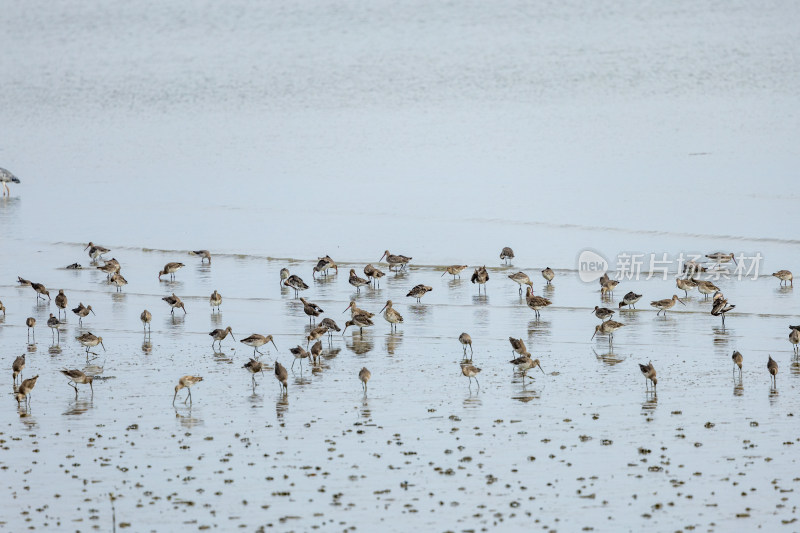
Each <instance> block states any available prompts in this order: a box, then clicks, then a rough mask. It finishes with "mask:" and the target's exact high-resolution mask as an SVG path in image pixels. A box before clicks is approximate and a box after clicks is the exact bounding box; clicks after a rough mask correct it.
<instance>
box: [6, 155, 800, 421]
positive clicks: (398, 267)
mask: <svg viewBox="0 0 800 533" xmlns="http://www.w3.org/2000/svg"><path fill="white" fill-rule="evenodd" d="M3 172H7V171H3V170H2V169H0V176H6V177H7V176H8V174H3ZM0 181H3V180H0ZM5 181H13V179H10V178H7V179H6V180H4V181H3V183H5ZM84 250H85V251H88V254H89V257H90V258H91V259H92V262H93V263H94V264H95V265H96V264H97V263H98V262H99V261H100V260H103V264H102V265H99V266H95V268H96V269H98V270H100V271H102V272H104V273H105V274H106V275H107V280H108V282H109V283H111V284H113V285H115V286H116V288H117V290H118V291H121V290H122V288H123V287H124V286H125V285H126V284H127V281H126V280H125V278H124V277H123V276H122V274H121V265H120V263H119V262H118V261H117V260H116V259H108V260H105V259H103V258H102V256H103V255H104V254H107V253H109V252H110V250H109V249H108V248H105V247H103V246H99V245H96V244H94V243H93V242H89V244H87V245H86V247H85V248H84ZM189 253H190V254H192V255H195V256H199V257H200V258H201V261H202V262H205V261H208V263H209V264H210V263H211V254H210V253H209V252H208V250H195V251H191V252H189ZM706 257H708V258H709V259H711V260H712V261H714V262H715V263H717V264H719V263H725V262H728V261H732V260H733V261H735V259H734V257H733V254H723V253H715V254H709V255H708V256H706ZM500 258H501V259H503V260H505V261H506V264H507V263H508V260H509V259H513V258H514V252H513V250H512V249H511V248H508V247H506V248H503V250H502V252H501V254H500ZM384 259H385V260H386V263H388V266H389V271H390V272H391V271H394V272H398V271H402V270H405V269H406V268H407V265H408V264H409V262H410V261H411V259H412V258H411V257H407V256H404V255H395V254H392V253H390V252H389V251H388V250H386V251H385V252H384V254H383V255H382V256H381V258H380V259H379V261H383V260H384ZM184 266H185V265H184V264H183V263H180V262H170V263H167V264H166V265H164V268H163V269H162V270H160V271H159V272H158V279H159V280H161V278H162V276H170V279H175V274H176V272H178V271H179V270H180V269H181V268H183V267H184ZM67 268H68V269H79V268H82V267H81V266H80V265H79V264H77V263H75V264H72V265H70V266H68V267H67ZM331 269H333V270H334V271H335V272H336V273H338V266H337V265H336V262H335V261H334V260H333V259H332V258H331V257H330V256H327V255H326V256H325V257H322V258H320V259H319V260H318V262H317V264H316V265H315V266H314V267H313V270H312V277H314V278H316V276H317V275H318V274H319V275H321V276H328V275H329V273H330V270H331ZM466 269H467V265H452V266H448V267H446V268H444V272H443V273H442V276H444V275H446V274H449V275H451V276H453V277H454V278H455V277H460V275H461V272H463V271H464V270H466ZM706 270H707V268H706V267H704V266H702V265H700V264H698V263H694V262H692V263H689V264H687V265H686V266H685V268H684V272H683V274H682V275H681V276H680V277H678V278H677V280H676V286H677V288H678V289H680V290H683V291H684V294H685V295H686V296H688V291H690V290H692V289H694V288H697V290H698V291H699V292H700V293H701V294H703V295H704V298H706V299H707V298H708V297H709V296H710V297H711V298H712V308H711V314H712V315H714V316H720V317H721V318H722V323H723V327H724V323H725V314H726V313H727V312H729V311H731V310H732V309H734V308H735V307H736V306H735V305H732V304H729V303H728V300H727V299H726V298H725V297H724V295H723V294H722V292H721V291H720V289H719V287H717V286H716V285H714V283H712V282H711V281H706V280H701V279H699V278H698V275H699V274H700V273H701V272H705V271H706ZM363 272H364V276H366V277H363V278H362V277H360V276H359V275H358V274H357V273H356V271H355V269H350V275H349V279H348V282H349V283H350V285H352V286H353V287H354V288H355V289H356V292H357V293H358V292H360V291H361V288H362V287H366V286H375V287H377V286H378V285H379V283H380V279H381V278H382V277H384V276H385V273H384V272H383V271H381V270H380V269H379V268H377V267H376V266H374V265H372V264H368V265H366V267H364V270H363ZM541 274H542V277H543V278H544V279H545V281H546V285H548V286H550V285H552V281H553V279H554V278H555V273H554V271H553V270H552V269H550V268H549V267H548V268H545V269H544V270H542V271H541ZM773 276H775V277H777V278H778V279H780V280H781V284H791V283H792V277H793V276H792V273H791V272H789V271H788V270H780V271H778V272H776V273H774V274H773ZM508 278H509V279H511V280H512V281H513V282H515V283H517V284H518V285H519V293H520V295H521V294H522V287H523V286H525V287H526V290H525V303H526V305H527V306H528V307H529V308H530V309H531V310H532V311H534V313H535V317H536V319H537V320H538V319H539V317H540V312H541V311H542V310H543V309H545V308H546V307H548V306H550V305H551V304H552V302H551V301H550V300H549V299H548V298H545V297H543V296H536V295H534V294H533V282H532V281H531V279H530V278H529V277H528V275H527V274H525V273H524V272H517V273H514V274H511V275H509V276H508ZM17 281H18V283H19V284H20V285H21V286H29V287H31V288H32V289H33V290H34V291H35V293H36V299H37V304H38V303H39V302H40V300H41V301H43V302H47V303H48V304H49V301H50V292H49V291H48V290H47V288H46V287H45V286H44V285H43V284H41V283H36V282H32V281H30V280H27V279H24V278H22V277H18V279H17ZM471 281H472V283H474V284H477V285H478V291H479V293H480V291H481V286H483V287H484V288H483V290H484V292H485V286H486V283H487V282H488V281H489V272H488V270H487V269H486V267H485V266H481V267H477V268H475V270H474V272H473V274H472V277H471ZM280 283H281V285H282V286H284V287H287V288H289V289H292V290H293V291H294V294H295V297H299V293H300V292H301V291H305V290H307V289H308V288H309V286H308V285H307V284H306V283H305V282H304V281H303V280H302V278H300V277H299V276H297V275H296V274H291V273H290V272H289V270H288V269H287V268H283V269H281V271H280ZM599 283H600V292H601V295H602V297H603V298H604V299H607V298H610V297H612V296H613V293H614V289H615V288H616V286H617V285H618V284H619V281H617V280H613V279H611V278H610V277H609V276H608V275H607V274H604V275H603V276H602V277H601V278H600V280H599ZM431 290H433V289H432V288H431V287H430V286H427V285H423V284H419V285H416V286H414V287H413V288H412V289H411V290H410V291H409V292H408V294H406V296H407V297H410V298H414V299H415V300H416V301H417V302H420V301H421V299H422V298H423V297H424V296H425V295H426V294H427V293H428V292H429V291H431ZM45 297H46V298H47V300H45ZM641 298H642V295H641V294H636V293H634V292H628V293H627V294H625V295H624V296H623V298H622V300H621V301H620V302H619V305H618V309H619V310H620V311H622V310H623V308H633V309H635V308H636V307H635V306H636V303H637V302H638V301H639V300H640V299H641ZM162 300H163V301H164V302H165V303H166V304H167V305H168V306H169V307H170V312H171V313H172V314H174V313H175V310H176V309H181V310H182V311H183V312H184V313H186V307H185V305H184V303H183V302H182V301H181V299H180V298H179V297H178V296H177V295H175V294H174V293H173V294H172V295H170V296H165V297H163V298H162ZM299 300H300V302H301V303H302V305H303V312H304V313H305V314H306V315H307V316H308V317H309V324H310V326H313V327H312V329H311V330H310V332H309V334H308V336H306V341H307V342H306V346H305V347H303V346H300V345H298V346H296V347H294V348H291V349H290V352H291V353H292V355H293V357H294V360H293V362H292V367H291V368H293V367H294V364H295V363H296V362H298V360H299V363H300V368H301V371H302V365H303V359H310V360H311V361H312V362H313V363H315V364H316V363H318V362H319V360H320V357H321V355H322V353H323V344H322V341H321V339H322V338H323V337H325V336H326V335H327V336H328V341H329V343H330V342H331V341H330V339H331V338H332V337H331V336H332V334H333V332H334V331H335V332H338V331H342V330H341V329H340V328H339V326H338V325H337V324H336V322H335V321H334V320H333V319H331V318H327V317H326V318H324V319H322V320H321V321H320V323H319V325H317V324H316V323H315V322H316V318H317V317H319V316H320V315H321V314H323V313H324V311H323V310H322V308H321V307H320V306H319V305H317V304H315V303H313V302H310V301H308V300H307V299H305V298H303V297H299ZM676 303H681V304H683V305H685V303H684V302H683V300H681V299H680V298H679V297H678V295H677V294H675V295H673V296H672V297H671V298H666V299H662V300H654V301H652V302H650V305H651V306H652V307H653V308H655V309H657V310H658V312H657V313H656V314H657V315H661V314H663V315H664V316H666V314H667V311H669V310H670V309H672V308H673V307H674V306H675V305H676ZM221 304H222V295H220V294H219V292H217V291H216V290H215V291H214V292H213V293H212V294H211V296H210V297H209V305H210V306H211V309H212V313H213V312H214V311H215V310H216V311H219V308H220V305H221ZM55 305H56V308H57V312H58V316H57V317H56V316H55V315H54V314H53V313H50V317H49V319H48V320H47V326H48V327H49V328H50V329H51V333H52V336H53V341H54V342H60V332H59V326H61V325H62V324H63V322H62V318H61V315H62V312H63V313H64V317H65V318H66V315H67V308H68V302H67V296H66V295H65V294H64V291H63V290H59V291H58V294H57V295H56V297H55ZM0 311H2V312H3V314H4V315H5V307H4V306H3V304H2V302H0ZM347 311H350V320H347V321H346V322H345V324H344V330H343V331H342V335H344V334H345V333H346V331H347V329H348V328H350V327H353V328H358V329H359V331H360V332H362V333H363V330H364V328H369V327H372V326H374V322H373V320H372V318H373V317H374V313H370V312H369V311H366V310H363V309H360V308H358V307H357V305H356V302H355V301H351V302H350V305H348V306H347V308H346V309H345V312H347ZM72 312H73V313H74V314H75V315H76V316H77V317H78V320H79V323H80V324H81V325H82V321H83V319H84V318H86V317H87V316H88V315H89V313H94V311H92V307H91V305H87V306H84V305H83V303H80V304H79V305H78V307H76V308H73V309H72ZM592 312H593V313H594V315H595V316H596V317H597V318H599V319H600V320H601V323H600V324H598V325H597V326H596V327H595V330H594V334H593V335H592V339H594V337H595V336H598V335H599V336H607V337H608V342H609V344H612V343H613V338H614V332H616V331H617V330H619V329H620V328H622V327H623V326H624V324H623V323H621V322H617V321H615V320H612V317H613V315H614V314H615V310H614V309H609V308H607V307H600V306H595V307H594V309H593V310H592ZM379 314H382V315H383V318H384V319H385V320H386V321H387V322H388V323H389V325H390V328H391V329H392V330H395V329H396V328H397V326H398V325H399V324H402V323H403V317H402V315H401V314H400V313H399V312H398V311H397V310H396V309H394V307H393V303H392V300H387V302H386V305H385V306H384V307H383V309H381V310H380V311H379ZM140 319H141V322H142V325H143V328H144V333H145V335H146V336H149V335H150V323H151V321H152V314H151V313H150V311H148V310H146V309H145V310H144V311H143V312H142V313H141V315H140ZM25 324H26V326H27V327H28V342H29V343H30V342H31V337H32V338H33V342H34V343H35V339H36V333H35V326H36V319H35V318H33V317H28V318H27V319H26V321H25ZM790 331H791V333H790V334H789V341H790V342H791V344H792V345H793V347H794V354H795V356H800V326H790ZM209 335H210V336H211V338H212V347H214V346H215V345H217V346H218V347H220V348H221V343H222V341H223V340H224V339H225V338H227V336H228V335H230V336H231V338H232V339H233V340H234V341H235V340H236V339H235V338H234V337H233V331H232V328H231V327H230V326H228V327H226V328H224V329H215V330H213V331H211V332H210V333H209ZM76 340H77V341H78V343H80V345H81V346H83V347H84V348H85V349H86V357H87V361H88V359H89V354H90V353H91V354H94V352H91V351H90V350H91V348H95V347H96V346H97V345H100V346H102V347H103V350H105V345H104V344H103V338H102V337H100V336H96V335H94V334H93V333H91V332H86V333H83V334H82V335H80V336H78V337H76ZM458 341H459V342H460V343H461V345H462V347H463V355H464V359H463V361H462V362H461V363H460V365H461V373H462V374H463V375H464V376H465V377H467V378H469V385H470V388H471V386H472V380H473V379H474V380H475V382H476V384H477V386H478V388H480V383H479V382H478V379H477V376H478V374H479V373H480V372H481V369H480V368H478V367H476V366H475V365H474V364H473V361H472V338H471V337H470V335H469V334H467V333H462V334H461V335H460V336H459V337H458ZM240 342H241V343H243V344H245V345H246V346H249V347H252V348H253V356H252V357H251V358H250V360H249V361H248V362H247V363H246V364H245V365H244V368H245V369H246V370H247V371H249V372H250V374H251V378H252V385H253V387H255V386H256V380H255V377H256V374H262V373H263V370H264V369H267V368H268V366H267V365H265V364H264V363H262V362H261V361H260V360H259V355H263V353H262V352H261V351H259V348H261V347H262V346H265V345H267V344H269V343H271V344H272V345H273V346H274V347H275V348H276V349H277V346H276V345H275V341H274V340H273V337H272V335H261V334H253V335H250V336H249V337H247V338H244V339H241V340H240ZM312 342H314V344H313V345H311V343H312ZM509 342H510V343H511V348H512V353H513V354H514V355H516V356H518V357H515V358H514V359H512V360H511V361H510V363H511V364H512V365H513V366H514V367H515V368H516V370H517V371H518V372H519V373H520V374H521V375H522V380H523V381H524V380H525V378H530V379H533V378H531V376H528V375H527V372H528V371H529V370H531V369H533V368H538V369H539V370H541V371H542V373H543V374H544V370H543V369H542V366H541V364H540V362H539V360H538V359H534V358H533V357H532V356H531V353H530V352H529V351H528V349H527V348H526V346H525V343H524V341H523V340H522V339H516V338H513V337H509ZM309 345H311V346H310V347H309ZM467 348H469V350H470V353H469V356H467ZM732 359H733V363H734V373H735V372H736V368H737V367H738V369H739V374H740V375H741V372H742V361H743V357H742V354H741V353H739V352H738V351H735V352H734V353H733V355H732ZM24 368H25V355H21V356H19V357H17V358H16V359H15V360H14V362H13V364H12V372H13V379H14V393H13V394H14V396H15V398H16V400H17V403H18V404H20V405H21V403H22V402H23V401H24V402H25V405H26V408H27V407H29V399H30V394H31V391H32V390H33V388H34V386H35V385H36V381H37V379H38V377H39V376H38V375H36V376H34V377H32V378H28V379H24V380H20V382H19V384H17V381H18V379H20V375H21V373H22V371H23V369H24ZM639 368H640V370H641V372H642V375H643V376H644V377H645V385H646V388H647V389H649V388H650V387H649V385H650V384H652V388H653V390H655V387H656V384H657V383H658V378H657V375H656V369H655V368H654V366H653V364H652V362H648V364H646V365H645V364H640V365H639ZM767 369H768V372H769V374H770V376H771V380H772V384H773V386H774V385H775V383H776V375H777V373H778V365H777V363H776V362H775V361H774V360H773V359H772V357H771V356H770V357H769V360H768V364H767ZM61 373H62V374H64V376H66V377H67V379H68V384H69V385H70V386H71V387H73V388H74V389H75V394H76V396H77V394H78V387H77V386H78V385H79V384H81V385H89V387H90V389H91V391H92V393H94V388H93V386H92V381H93V376H92V375H88V374H86V373H84V372H83V371H81V370H78V369H66V368H65V369H63V370H61ZM274 373H275V377H276V379H277V381H278V383H279V384H280V387H281V390H282V392H283V393H284V394H285V393H286V392H287V391H288V371H287V370H286V368H285V367H284V366H283V365H282V364H281V363H280V362H279V361H277V360H276V361H275V366H274ZM371 376H372V375H371V373H370V371H369V370H368V369H367V368H366V367H364V368H362V369H361V370H360V371H359V373H358V378H359V380H360V381H361V383H362V387H363V390H364V393H365V394H366V392H367V382H368V381H369V380H370V378H371ZM201 381H203V378H202V377H200V376H192V375H187V376H183V377H181V378H180V379H179V380H178V384H177V385H176V386H175V395H174V396H173V403H175V401H176V399H177V396H178V392H180V390H181V389H186V390H187V395H186V399H185V400H184V403H186V402H191V401H192V396H191V388H192V386H194V385H196V384H197V383H199V382H201Z"/></svg>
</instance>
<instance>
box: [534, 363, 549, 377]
mask: <svg viewBox="0 0 800 533" xmlns="http://www.w3.org/2000/svg"><path fill="white" fill-rule="evenodd" d="M536 366H538V367H539V370H541V371H542V374H544V375H547V373H546V372H545V371H544V368H542V365H536Z"/></svg>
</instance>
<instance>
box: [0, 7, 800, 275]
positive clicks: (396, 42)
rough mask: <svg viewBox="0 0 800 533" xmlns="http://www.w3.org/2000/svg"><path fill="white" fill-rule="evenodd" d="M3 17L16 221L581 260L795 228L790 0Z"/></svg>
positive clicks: (303, 251) (448, 255)
mask: <svg viewBox="0 0 800 533" xmlns="http://www.w3.org/2000/svg"><path fill="white" fill-rule="evenodd" d="M3 11H4V18H5V22H6V24H5V29H4V31H3V32H0V46H1V47H2V49H3V50H4V51H5V52H4V54H3V57H2V59H0V61H2V63H0V65H2V71H3V78H4V83H3V90H2V91H0V109H3V118H2V120H3V128H2V131H0V166H4V167H6V168H9V169H11V170H13V171H14V172H15V173H16V174H17V175H19V176H20V177H21V179H22V180H23V184H22V185H21V186H18V187H15V195H16V196H18V197H19V203H18V205H16V206H15V207H14V208H6V209H4V210H3V211H2V215H0V216H2V217H3V225H4V226H6V227H8V225H9V222H8V218H7V217H13V218H15V219H16V220H17V223H19V224H21V225H23V226H24V227H26V228H27V231H26V233H25V236H24V238H26V239H35V240H37V241H40V242H59V241H65V242H73V241H83V240H86V241H87V242H88V240H90V239H93V240H95V241H99V242H103V243H108V244H113V245H117V246H122V245H129V246H136V247H148V246H149V247H156V248H167V249H175V248H178V249H184V248H190V247H203V248H209V249H213V250H216V251H226V252H241V253H260V254H265V255H272V256H281V257H286V256H292V257H311V256H313V257H316V256H317V255H321V254H325V253H329V254H331V255H334V256H337V255H338V256H340V257H342V256H346V257H348V258H351V259H358V260H362V261H371V260H375V259H377V257H378V256H379V255H380V254H381V253H382V252H383V250H384V249H386V248H389V249H391V250H392V251H395V250H396V251H398V252H400V253H405V254H409V255H414V256H417V257H418V258H419V259H423V260H424V261H425V262H426V263H437V262H455V261H467V262H470V263H472V262H483V261H485V260H486V259H485V258H486V257H487V256H494V255H496V254H497V253H499V248H498V247H502V246H504V245H510V246H512V247H514V248H516V249H521V250H522V249H527V250H528V251H527V252H526V253H527V254H528V255H529V257H530V258H531V260H532V261H534V262H536V263H537V264H538V263H547V264H550V266H553V267H572V266H574V258H575V257H576V255H577V253H578V251H579V250H580V249H582V248H584V247H587V246H591V247H594V248H595V249H600V250H602V251H603V252H605V253H607V254H609V255H614V254H616V252H617V251H619V250H624V249H634V250H639V251H642V252H650V251H668V252H677V251H680V250H679V249H686V248H691V249H697V250H703V251H710V250H715V249H723V250H728V249H730V250H732V251H740V250H745V251H754V250H759V249H766V248H767V246H766V245H762V244H760V243H759V242H758V239H762V238H777V239H796V238H797V235H796V233H795V232H794V230H793V224H791V221H792V220H796V217H795V215H794V213H795V212H796V204H797V200H798V193H797V192H796V191H795V190H794V188H793V184H794V178H795V176H796V172H795V170H796V168H797V167H798V159H799V157H798V145H797V142H796V132H797V131H798V127H800V123H799V119H798V113H797V110H798V95H799V94H800V76H798V75H797V73H798V71H800V64H799V62H800V59H799V58H798V55H797V54H796V53H795V50H796V44H797V42H798V38H800V11H798V10H797V9H795V7H794V5H793V4H792V3H791V2H768V3H766V4H758V5H753V4H752V3H749V2H727V3H721V4H697V3H696V2H679V3H675V2H671V3H669V4H664V5H656V4H649V5H647V6H643V5H642V4H641V3H638V2H614V3H605V4H603V5H602V6H600V5H598V6H587V5H586V4H585V3H580V2H579V3H563V2H548V3H537V4H535V5H527V4H525V3H518V2H492V3H491V4H486V3H484V2H467V3H463V2H462V3H459V4H458V5H457V6H456V5H449V4H431V3H429V2H409V3H400V4H397V3H394V2H386V3H378V4H376V3H370V4H369V5H359V4H353V3H333V2H330V3H328V2H322V3H313V4H308V5H298V6H289V5H286V4H284V3H280V2H262V3H248V2H226V3H225V4H224V5H217V4H213V3H206V4H203V5H199V4H197V3H196V2H170V3H169V4H166V5H165V4H163V3H160V2H144V3H143V2H137V3H135V4H131V3H126V2H112V3H108V2H102V3H98V2H90V3H86V2H67V3H58V4H57V5H52V4H50V3H25V4H13V3H12V4H9V5H7V6H5V8H4V10H3ZM776 217H780V220H782V221H783V223H776V219H775V218H776ZM793 217H794V218H793ZM572 224H576V225H578V226H579V227H578V228H574V227H571V226H566V227H565V228H564V229H560V228H561V226H563V225H572ZM591 228H616V229H618V230H621V231H608V230H606V229H597V230H592V229H591ZM638 230H650V231H657V232H665V233H664V234H656V235H654V234H652V233H646V234H644V235H641V236H637V235H636V234H635V232H636V231H638ZM692 234H698V235H702V236H704V237H702V238H699V239H690V238H689V237H688V235H692ZM734 236H735V237H739V238H747V239H753V240H754V241H753V240H748V241H744V242H743V241H741V240H739V239H735V238H733V237H734ZM20 237H21V235H19V234H16V235H13V236H11V235H9V233H8V232H4V236H3V239H9V238H11V239H14V238H20ZM781 248H784V247H781ZM770 252H771V253H772V255H774V254H775V253H778V251H777V250H773V249H770ZM376 254H377V255H376ZM796 257H797V256H796V255H793V256H792V258H796ZM770 259H771V258H770ZM778 267H779V266H778V265H777V264H776V265H775V268H778Z"/></svg>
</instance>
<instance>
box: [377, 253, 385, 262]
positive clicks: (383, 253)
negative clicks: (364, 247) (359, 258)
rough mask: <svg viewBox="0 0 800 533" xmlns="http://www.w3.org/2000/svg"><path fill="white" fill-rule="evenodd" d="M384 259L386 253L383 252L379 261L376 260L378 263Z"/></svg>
mask: <svg viewBox="0 0 800 533" xmlns="http://www.w3.org/2000/svg"><path fill="white" fill-rule="evenodd" d="M384 257H386V252H383V255H382V256H381V258H380V259H378V261H380V260H381V259H383V258H384Z"/></svg>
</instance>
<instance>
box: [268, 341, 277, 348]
mask: <svg viewBox="0 0 800 533" xmlns="http://www.w3.org/2000/svg"><path fill="white" fill-rule="evenodd" d="M269 342H271V343H272V345H273V346H275V341H274V340H272V339H270V341H269ZM275 349H276V350H277V349H278V347H277V346H275Z"/></svg>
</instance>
